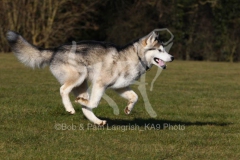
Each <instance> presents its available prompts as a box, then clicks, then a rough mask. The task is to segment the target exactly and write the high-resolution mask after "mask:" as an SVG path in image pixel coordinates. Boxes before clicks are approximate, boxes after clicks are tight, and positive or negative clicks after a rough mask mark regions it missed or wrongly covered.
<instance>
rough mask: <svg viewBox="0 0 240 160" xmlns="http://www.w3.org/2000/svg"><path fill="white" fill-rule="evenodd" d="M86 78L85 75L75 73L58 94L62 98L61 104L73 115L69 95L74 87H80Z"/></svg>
mask: <svg viewBox="0 0 240 160" xmlns="http://www.w3.org/2000/svg"><path fill="white" fill-rule="evenodd" d="M85 78H86V74H85V73H77V74H75V76H72V77H71V78H69V79H68V80H66V81H65V83H64V84H63V85H62V86H61V87H60V94H61V96H62V102H63V105H64V107H65V109H66V111H67V112H69V113H70V114H74V113H75V110H74V108H73V106H72V103H71V101H70V98H69V93H70V92H71V91H72V89H73V88H74V87H76V86H80V85H81V84H82V83H83V81H84V80H85Z"/></svg>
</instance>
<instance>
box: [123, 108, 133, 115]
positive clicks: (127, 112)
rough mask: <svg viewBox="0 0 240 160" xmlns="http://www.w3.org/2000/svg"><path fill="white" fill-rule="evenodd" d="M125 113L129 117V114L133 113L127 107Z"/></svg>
mask: <svg viewBox="0 0 240 160" xmlns="http://www.w3.org/2000/svg"><path fill="white" fill-rule="evenodd" d="M124 113H125V114H127V115H129V114H130V113H131V110H130V109H128V107H126V108H125V109H124Z"/></svg>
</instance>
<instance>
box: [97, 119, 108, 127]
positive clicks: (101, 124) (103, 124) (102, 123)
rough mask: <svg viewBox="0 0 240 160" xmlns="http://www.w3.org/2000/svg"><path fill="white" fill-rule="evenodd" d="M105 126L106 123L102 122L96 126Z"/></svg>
mask: <svg viewBox="0 0 240 160" xmlns="http://www.w3.org/2000/svg"><path fill="white" fill-rule="evenodd" d="M106 124H107V121H105V120H103V121H102V122H101V123H100V124H97V125H99V126H105V125H106Z"/></svg>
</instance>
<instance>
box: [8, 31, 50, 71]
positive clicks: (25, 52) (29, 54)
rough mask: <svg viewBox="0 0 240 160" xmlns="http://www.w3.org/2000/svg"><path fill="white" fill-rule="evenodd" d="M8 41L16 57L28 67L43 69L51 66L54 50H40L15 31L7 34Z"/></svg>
mask: <svg viewBox="0 0 240 160" xmlns="http://www.w3.org/2000/svg"><path fill="white" fill-rule="evenodd" d="M7 40H8V42H9V44H10V46H11V49H12V51H13V53H14V54H15V56H16V57H17V58H18V59H19V60H20V62H22V63H23V64H25V65H26V66H29V67H31V68H35V67H38V68H43V67H44V66H46V65H49V63H50V60H51V58H52V55H53V50H50V49H39V48H37V47H36V46H34V45H32V44H30V43H28V42H27V41H26V40H25V39H24V38H23V37H22V36H21V35H19V34H18V33H16V32H13V31H8V32H7Z"/></svg>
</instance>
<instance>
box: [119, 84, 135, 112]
mask: <svg viewBox="0 0 240 160" xmlns="http://www.w3.org/2000/svg"><path fill="white" fill-rule="evenodd" d="M115 91H116V92H117V93H118V94H119V95H120V96H121V97H123V98H125V99H127V100H128V105H127V106H126V108H125V109H124V112H125V113H126V114H130V112H131V110H132V109H133V107H134V105H135V103H136V102H137V100H138V95H137V94H136V93H135V92H134V91H133V90H132V89H130V88H129V87H126V88H121V89H115Z"/></svg>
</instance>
